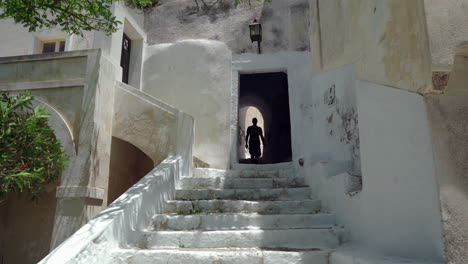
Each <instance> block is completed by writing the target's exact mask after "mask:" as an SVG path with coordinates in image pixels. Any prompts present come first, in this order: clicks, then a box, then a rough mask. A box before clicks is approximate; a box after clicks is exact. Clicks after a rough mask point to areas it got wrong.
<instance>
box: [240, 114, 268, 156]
mask: <svg viewBox="0 0 468 264" xmlns="http://www.w3.org/2000/svg"><path fill="white" fill-rule="evenodd" d="M252 123H253V126H249V128H247V135H246V136H245V147H246V148H248V149H249V153H250V160H251V161H252V163H255V164H258V158H260V156H261V155H262V151H261V150H260V139H262V144H263V145H264V146H265V139H264V138H263V131H262V129H261V128H260V127H259V126H257V118H253V119H252ZM249 137H250V140H249Z"/></svg>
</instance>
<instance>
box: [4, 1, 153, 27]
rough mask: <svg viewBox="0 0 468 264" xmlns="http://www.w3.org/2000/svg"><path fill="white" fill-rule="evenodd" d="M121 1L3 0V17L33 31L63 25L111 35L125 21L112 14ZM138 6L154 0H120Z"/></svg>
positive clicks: (143, 5) (149, 3)
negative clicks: (114, 4)
mask: <svg viewBox="0 0 468 264" xmlns="http://www.w3.org/2000/svg"><path fill="white" fill-rule="evenodd" d="M118 1H119V0H0V9H1V10H0V18H13V19H14V20H15V22H16V23H19V24H22V25H24V26H25V27H27V28H28V29H29V31H31V32H33V31H37V30H39V29H42V28H51V27H54V26H57V25H58V26H60V27H61V28H62V30H63V31H65V32H67V33H70V34H75V35H81V34H82V32H83V31H91V30H97V31H102V32H104V33H106V34H108V35H110V34H112V33H114V32H115V31H116V30H117V29H118V26H119V25H120V24H121V23H122V22H120V21H118V20H117V19H116V17H115V16H113V15H112V10H111V6H112V4H113V3H114V2H118ZM120 1H124V2H125V3H126V4H127V5H129V6H131V7H135V8H145V7H149V6H152V4H153V1H151V0H120Z"/></svg>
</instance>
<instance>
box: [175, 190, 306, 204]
mask: <svg viewBox="0 0 468 264" xmlns="http://www.w3.org/2000/svg"><path fill="white" fill-rule="evenodd" d="M309 198H310V188H276V189H255V190H253V189H202V190H176V199H177V200H215V199H224V200H249V201H258V200H281V201H290V200H303V199H309Z"/></svg>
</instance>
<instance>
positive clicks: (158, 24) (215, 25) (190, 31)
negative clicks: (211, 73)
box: [145, 0, 309, 54]
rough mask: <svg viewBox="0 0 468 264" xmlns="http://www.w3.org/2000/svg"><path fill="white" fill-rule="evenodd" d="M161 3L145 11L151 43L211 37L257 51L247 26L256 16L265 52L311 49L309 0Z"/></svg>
mask: <svg viewBox="0 0 468 264" xmlns="http://www.w3.org/2000/svg"><path fill="white" fill-rule="evenodd" d="M161 2H162V5H160V6H157V7H155V8H154V9H153V10H152V11H151V12H148V13H146V14H145V30H146V32H147V33H148V43H150V44H161V43H170V42H176V41H179V40H185V39H211V40H219V41H222V42H224V43H226V45H227V46H228V47H229V48H230V49H231V50H232V52H233V53H234V54H239V53H246V52H250V53H256V52H257V44H256V43H254V44H252V43H251V41H250V35H249V26H248V25H249V24H250V23H251V22H252V21H253V19H254V18H257V19H259V21H260V22H261V23H262V28H263V42H262V52H265V53H270V52H277V51H286V50H289V51H306V50H309V36H308V26H309V16H308V1H307V0H281V1H272V2H271V3H263V1H261V2H258V1H251V3H252V5H251V6H249V5H247V4H240V5H238V4H236V1H235V0H224V1H219V2H220V3H219V4H216V5H214V6H213V7H212V8H210V9H206V8H204V7H203V4H202V3H201V1H196V0H172V1H161ZM197 2H198V3H199V6H200V7H199V9H197V5H196V3H197ZM208 2H210V1H208Z"/></svg>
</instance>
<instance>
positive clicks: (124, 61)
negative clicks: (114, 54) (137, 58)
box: [120, 34, 132, 84]
mask: <svg viewBox="0 0 468 264" xmlns="http://www.w3.org/2000/svg"><path fill="white" fill-rule="evenodd" d="M131 50H132V40H131V39H130V38H129V37H128V36H127V35H126V34H123V39H122V54H121V57H120V66H122V82H123V83H126V84H128V77H129V73H130V51H131Z"/></svg>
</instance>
